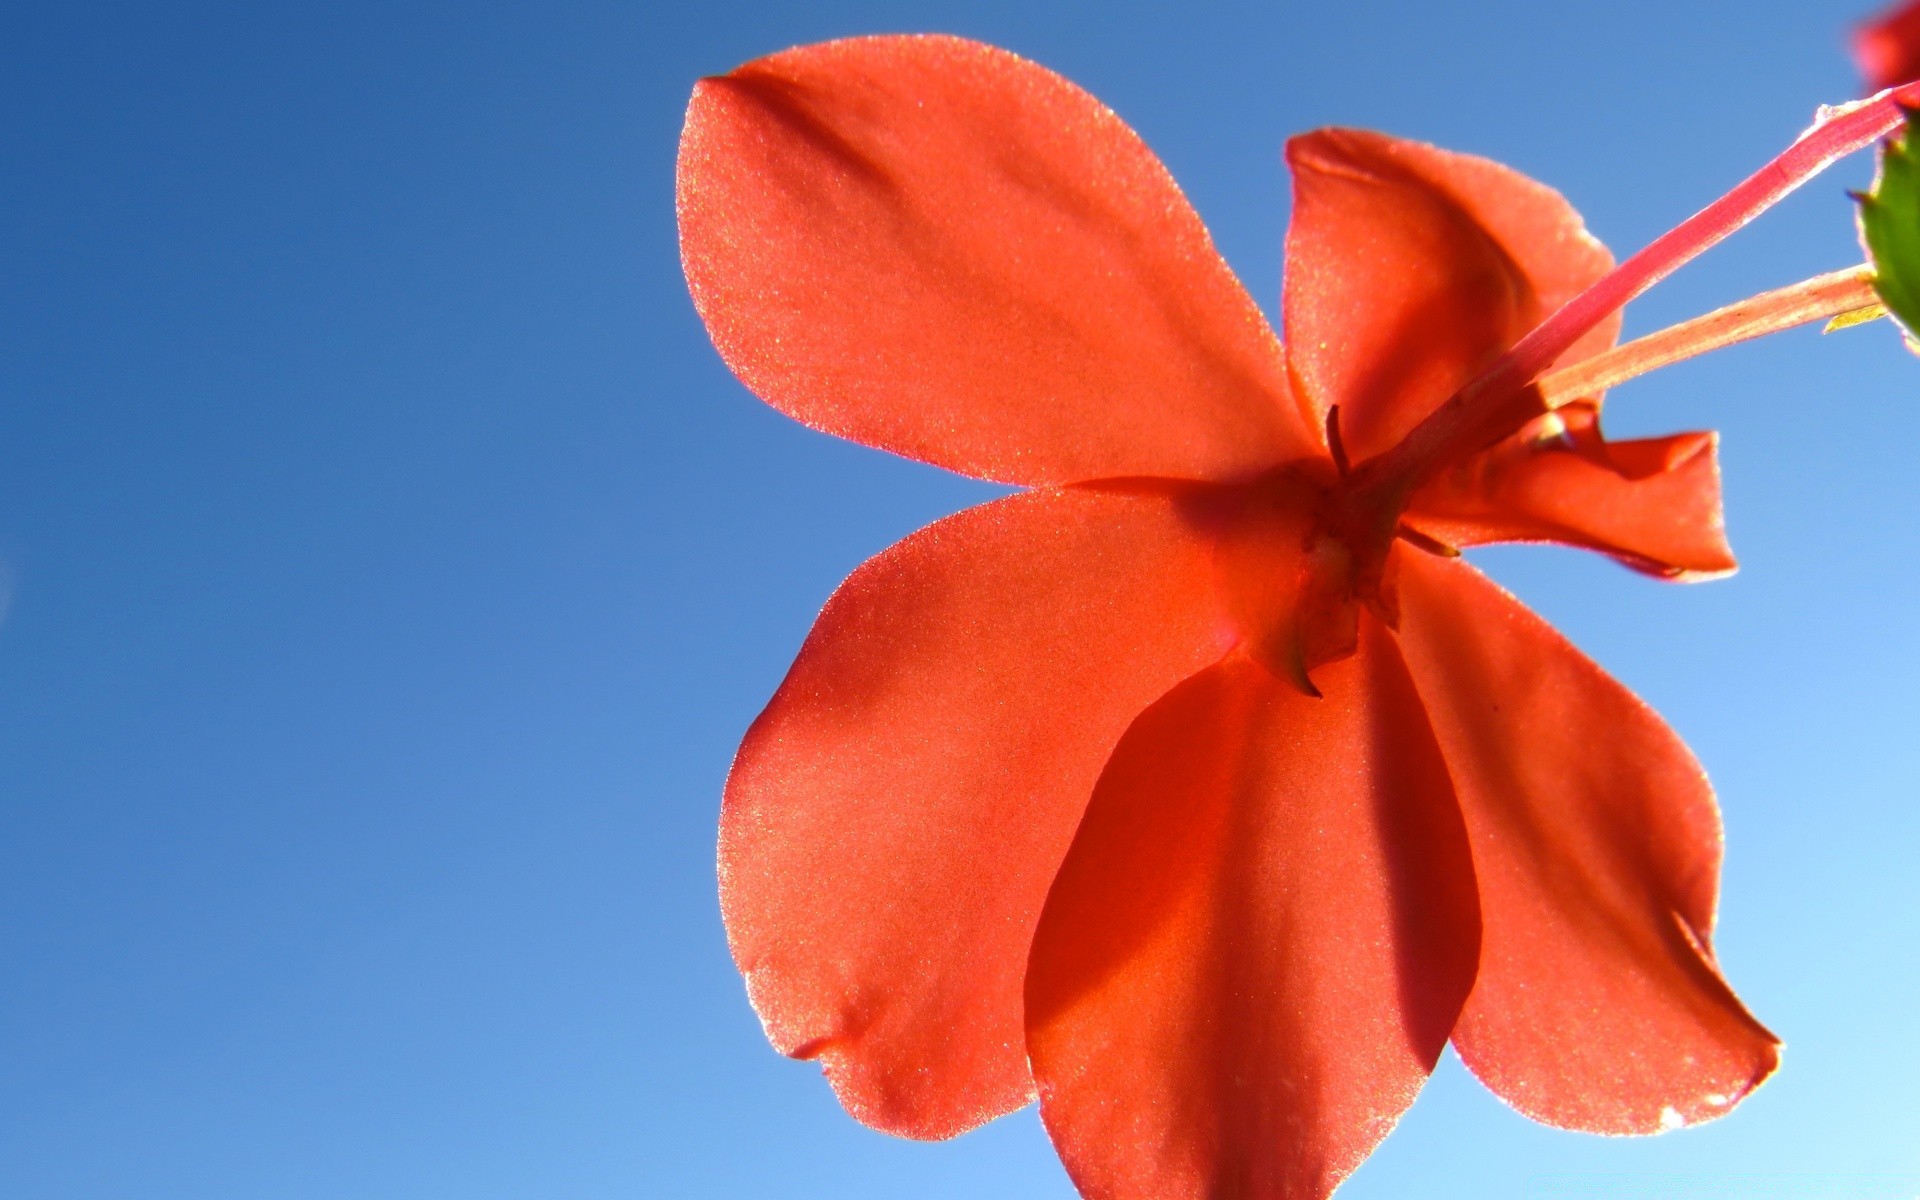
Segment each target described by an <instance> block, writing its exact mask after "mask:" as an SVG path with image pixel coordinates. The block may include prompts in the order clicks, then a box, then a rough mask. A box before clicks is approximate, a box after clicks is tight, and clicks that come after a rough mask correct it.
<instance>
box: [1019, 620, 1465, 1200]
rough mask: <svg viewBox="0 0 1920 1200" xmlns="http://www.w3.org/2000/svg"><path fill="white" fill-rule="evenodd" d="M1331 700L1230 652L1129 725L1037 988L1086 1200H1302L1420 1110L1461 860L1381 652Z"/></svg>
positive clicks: (1053, 901) (1450, 1007) (1450, 958)
mask: <svg viewBox="0 0 1920 1200" xmlns="http://www.w3.org/2000/svg"><path fill="white" fill-rule="evenodd" d="M1364 624H1365V629H1364V631H1363V633H1362V636H1361V646H1360V650H1359V652H1358V654H1357V655H1356V656H1354V657H1352V658H1348V659H1346V660H1343V661H1341V662H1339V663H1336V664H1332V665H1329V666H1327V667H1325V668H1323V669H1322V671H1321V672H1320V673H1319V675H1318V676H1317V678H1318V680H1319V682H1320V683H1321V685H1322V686H1323V687H1324V688H1325V691H1326V697H1325V699H1323V700H1313V699H1310V698H1308V697H1306V696H1303V695H1302V694H1300V693H1299V692H1298V691H1297V690H1296V689H1295V688H1294V687H1292V686H1291V685H1290V684H1288V683H1286V682H1283V681H1281V680H1279V679H1276V678H1275V677H1274V676H1273V675H1271V674H1268V673H1267V672H1266V670H1265V669H1264V668H1262V667H1260V666H1258V665H1256V664H1255V663H1254V662H1253V661H1252V660H1250V659H1248V658H1246V657H1245V656H1243V655H1238V654H1236V655H1234V656H1233V657H1231V658H1228V659H1226V660H1225V661H1223V662H1222V663H1220V664H1219V665H1218V666H1215V667H1213V668H1211V669H1209V670H1207V671H1205V672H1203V673H1202V674H1200V675H1198V676H1196V677H1195V678H1194V679H1192V680H1189V681H1188V682H1187V683H1185V684H1182V685H1181V686H1180V687H1179V688H1177V689H1175V690H1174V691H1173V692H1172V693H1170V694H1169V695H1168V696H1167V697H1166V698H1165V699H1163V700H1162V701H1160V702H1159V703H1158V704H1156V705H1154V707H1152V708H1150V709H1148V710H1147V711H1146V713H1145V714H1143V715H1142V716H1141V718H1140V719H1139V720H1138V721H1136V722H1134V725H1133V727H1132V728H1131V729H1130V730H1128V732H1127V736H1126V739H1125V740H1124V741H1122V742H1121V743H1120V747H1119V749H1118V750H1116V751H1115V753H1114V756H1113V761H1112V762H1111V763H1110V764H1109V765H1108V767H1107V770H1106V773H1105V774H1104V775H1102V776H1101V779H1100V786H1099V788H1098V790H1097V791H1096V792H1095V793H1094V798H1093V803H1092V804H1091V806H1090V807H1089V808H1088V811H1087V817H1086V820H1085V822H1084V823H1083V824H1082V825H1081V827H1080V832H1079V834H1078V836H1077V837H1076V838H1075V839H1074V842H1073V850H1072V852H1071V853H1070V854H1069V855H1068V856H1067V861H1066V863H1065V865H1064V866H1063V867H1062V868H1061V871H1060V878H1059V879H1058V880H1057V881H1056V882H1055V883H1054V886H1053V891H1052V893H1051V894H1050V895H1049V896H1048V897H1047V907H1046V911H1045V915H1044V916H1043V917H1042V918H1041V921H1040V929H1039V932H1038V934H1037V935H1036V936H1035V940H1034V946H1033V956H1032V959H1031V965H1030V966H1029V968H1028V977H1027V1045H1028V1048H1029V1053H1030V1054H1031V1055H1032V1058H1033V1070H1034V1075H1035V1078H1036V1079H1037V1080H1038V1081H1039V1084H1040V1111H1041V1116H1042V1117H1043V1118H1044V1119H1045V1121H1046V1125H1047V1129H1048V1131H1049V1132H1050V1133H1051V1135H1052V1137H1053V1140H1054V1144H1055V1145H1056V1146H1057V1147H1058V1148H1059V1151H1060V1155H1061V1158H1062V1159H1063V1161H1064V1162H1065V1163H1066V1166H1067V1170H1068V1171H1069V1173H1070V1174H1071V1175H1072V1176H1073V1180H1074V1183H1075V1184H1076V1185H1078V1187H1079V1189H1080V1191H1081V1194H1083V1195H1085V1196H1088V1197H1094V1198H1097V1200H1215V1198H1217V1197H1227V1196H1231V1197H1234V1198H1235V1200H1282V1198H1285V1200H1307V1198H1310V1197H1323V1196H1325V1195H1327V1194H1328V1193H1329V1192H1331V1191H1332V1190H1333V1188H1334V1186H1335V1185H1336V1184H1338V1183H1339V1182H1340V1180H1341V1179H1343V1178H1344V1177H1345V1176H1346V1175H1347V1174H1348V1173H1349V1172H1351V1171H1352V1170H1353V1169H1354V1168H1355V1167H1356V1166H1358V1165H1359V1164H1360V1161H1361V1160H1362V1159H1364V1158H1365V1157H1366V1156H1367V1154H1368V1152H1369V1151H1371V1150H1372V1149H1373V1147H1374V1146H1375V1145H1376V1144H1377V1143H1378V1142H1379V1141H1380V1139H1381V1138H1382V1137H1384V1136H1385V1135H1386V1133H1387V1131H1388V1130H1389V1129H1390V1128H1391V1127H1392V1125H1393V1123H1394V1121H1395V1120H1396V1119H1397V1118H1398V1117H1399V1115H1400V1113H1401V1112H1402V1111H1403V1110H1404V1109H1405V1108H1406V1106H1407V1105H1408V1104H1410V1103H1411V1102H1412V1101H1413V1098H1414V1095H1415V1094H1416V1093H1417V1092H1418V1091H1419V1089H1420V1085H1421V1084H1422V1083H1423V1082H1424V1081H1425V1079H1426V1077H1427V1074H1428V1072H1429V1071H1431V1070H1432V1069H1433V1064H1434V1062H1435V1060H1436V1058H1437V1057H1438V1056H1439V1053H1440V1050H1441V1048H1442V1047H1443V1046H1444V1045H1445V1044H1446V1039H1447V1035H1448V1033H1449V1031H1450V1030H1451V1029H1452V1027H1453V1023H1454V1019H1455V1017H1456V1015H1457V1014H1458V1012H1459V1008H1460V1004H1461V1002H1462V1001H1463V1000H1464V999H1465V997H1466V995H1467V991H1468V989H1469V988H1470V987H1471V986H1472V983H1473V972H1474V963H1475V955H1476V949H1477V945H1478V938H1477V930H1478V920H1477V917H1476V913H1475V907H1474V904H1475V901H1474V892H1473V873H1472V866H1471V864H1470V862H1469V859H1468V854H1467V846H1466V838H1465V834H1464V831H1463V830H1462V829H1461V827H1460V815H1459V811H1458V809H1457V808H1456V807H1455V805H1454V801H1453V797H1452V794H1451V792H1450V790H1449V787H1448V783H1447V774H1446V767H1445V765H1444V764H1443V763H1442V762H1441V760H1440V756H1439V752H1438V750H1437V748H1436V747H1435V746H1434V742H1433V735H1432V733H1431V732H1430V731H1429V730H1428V728H1427V725H1426V719H1425V717H1424V716H1423V714H1422V713H1421V711H1420V703H1419V700H1418V699H1417V697H1415V695H1414V694H1413V690H1412V687H1411V684H1410V683H1409V681H1408V679H1407V676H1406V667H1405V666H1404V664H1403V663H1402V662H1401V661H1400V657H1399V653H1398V651H1397V650H1395V648H1394V646H1393V643H1392V640H1391V636H1390V635H1388V634H1387V633H1386V632H1385V631H1384V630H1383V629H1382V628H1381V627H1380V626H1379V624H1378V623H1377V622H1375V621H1373V620H1372V619H1371V618H1368V619H1367V620H1366V621H1365V622H1364Z"/></svg>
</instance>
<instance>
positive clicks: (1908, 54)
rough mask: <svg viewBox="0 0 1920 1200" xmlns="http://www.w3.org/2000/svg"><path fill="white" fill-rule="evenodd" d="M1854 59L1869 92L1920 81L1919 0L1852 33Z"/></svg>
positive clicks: (1902, 5) (1884, 13)
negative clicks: (1911, 81) (1915, 80)
mask: <svg viewBox="0 0 1920 1200" xmlns="http://www.w3.org/2000/svg"><path fill="white" fill-rule="evenodd" d="M1853 58H1854V61H1855V62H1857V63H1858V64H1860V73H1861V74H1862V75H1864V76H1865V77H1866V80H1867V88H1868V89H1869V90H1870V91H1875V92H1878V91H1881V90H1883V89H1885V88H1890V87H1894V86H1896V85H1898V84H1902V83H1906V82H1908V81H1910V80H1914V79H1920V0H1908V3H1905V4H1901V5H1898V6H1896V7H1894V8H1890V9H1888V10H1887V11H1885V12H1883V13H1881V14H1880V15H1879V16H1877V17H1875V18H1874V19H1873V20H1871V21H1868V22H1867V23H1866V24H1864V25H1862V26H1860V27H1859V28H1858V29H1855V30H1854V31H1853Z"/></svg>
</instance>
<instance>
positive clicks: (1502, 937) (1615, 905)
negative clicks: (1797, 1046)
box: [1400, 553, 1779, 1133]
mask: <svg viewBox="0 0 1920 1200" xmlns="http://www.w3.org/2000/svg"><path fill="white" fill-rule="evenodd" d="M1400 557H1401V558H1402V559H1403V560H1404V561H1403V562H1402V563H1401V570H1400V602H1401V606H1402V609H1401V612H1402V615H1401V624H1400V639H1401V646H1402V648H1403V649H1404V650H1405V652H1406V656H1407V665H1408V666H1409V667H1410V668H1411V669H1412V671H1413V678H1414V682H1415V684H1416V686H1417V687H1418V688H1419V691H1420V696H1421V698H1422V699H1423V700H1424V701H1425V702H1426V706H1427V711H1428V713H1429V714H1430V716H1431V718H1432V721H1433V729H1434V732H1435V733H1436V734H1437V735H1438V736H1439V740H1440V748H1441V750H1442V752H1443V753H1444V754H1445V755H1446V759H1447V765H1448V767H1449V768H1450V769H1451V771H1452V775H1453V783H1454V788H1455V790H1456V792H1457V793H1458V794H1459V798H1460V808H1461V811H1462V813H1463V814H1464V815H1465V817H1466V823H1467V833H1468V836H1469V838H1470V839H1471V840H1472V844H1473V862H1474V872H1475V875H1476V876H1477V878H1478V880H1479V885H1480V910H1481V914H1482V916H1481V920H1482V934H1481V943H1482V948H1481V955H1480V975H1479V979H1478V981H1477V982H1476V983H1475V985H1474V990H1473V995H1472V997H1471V998H1470V999H1469V1000H1468V1001H1467V1007H1466V1010H1465V1011H1464V1012H1463V1013H1462V1014H1461V1017H1460V1027H1459V1029H1458V1030H1456V1031H1455V1033H1454V1037H1453V1041H1454V1046H1455V1048H1456V1049H1458V1050H1459V1052H1460V1057H1461V1058H1462V1060H1464V1061H1465V1062H1466V1064H1467V1066H1468V1067H1469V1068H1470V1069H1472V1071H1473V1072H1474V1073H1475V1074H1476V1075H1478V1076H1479V1077H1480V1079H1481V1080H1482V1081H1484V1082H1485V1083H1486V1084H1487V1086H1488V1087H1490V1088H1492V1089H1493V1091H1494V1092H1495V1093H1496V1094H1498V1095H1499V1096H1500V1097H1501V1098H1502V1099H1503V1100H1505V1101H1506V1102H1507V1103H1509V1104H1511V1105H1513V1106H1514V1107H1515V1108H1517V1109H1519V1110H1520V1111H1521V1112H1523V1113H1525V1114H1526V1115H1528V1116H1530V1117H1532V1118H1534V1119H1535V1120H1538V1121H1544V1122H1546V1123H1548V1124H1550V1125H1557V1126H1560V1127H1563V1128H1567V1129H1582V1130H1588V1131H1591V1132H1595V1133H1657V1132H1660V1131H1661V1130H1663V1129H1668V1128H1672V1127H1674V1126H1676V1125H1680V1124H1691V1123H1694V1122H1697V1121H1702V1120H1706V1119H1709V1118H1711V1117H1715V1116H1719V1115H1720V1114H1722V1113H1724V1112H1726V1111H1727V1110H1728V1109H1729V1108H1730V1107H1731V1106H1732V1105H1733V1104H1734V1103H1736V1102H1737V1101H1738V1100H1740V1099H1741V1098H1742V1097H1743V1096H1745V1095H1746V1094H1747V1093H1748V1092H1750V1091H1752V1090H1753V1088H1754V1087H1756V1086H1758V1085H1759V1083H1760V1082H1761V1080H1763V1079H1765V1078H1766V1077H1767V1075H1768V1074H1770V1073H1771V1072H1772V1071H1773V1069H1774V1067H1775V1065H1776V1064H1777V1062H1778V1057H1779V1055H1778V1044H1777V1042H1776V1041H1775V1039H1774V1038H1773V1036H1772V1035H1771V1034H1769V1033H1768V1032H1767V1031H1766V1030H1765V1029H1764V1028H1762V1027H1761V1026H1760V1024H1759V1023H1758V1022H1756V1021H1755V1020H1754V1019H1753V1017H1752V1016H1751V1015H1749V1014H1748V1012H1747V1010H1746V1009H1745V1008H1743V1007H1741V1004H1740V1001H1739V1000H1738V999H1736V998H1735V997H1734V994H1733V992H1732V991H1731V990H1730V989H1729V988H1728V987H1727V985H1726V983H1725V982H1724V981H1723V980H1722V979H1721V977H1720V973H1719V970H1718V968H1717V966H1716V965H1715V963H1714V959H1713V952H1712V949H1711V947H1710V945H1709V938H1710V935H1711V932H1712V927H1713V911H1714V905H1715V900H1716V892H1717V888H1718V878H1719V870H1720V820H1719V813H1718V811H1717V809H1716V808H1715V805H1714V800H1713V792H1712V789H1711V788H1709V787H1708V785H1707V781H1706V777H1705V776H1704V775H1703V774H1702V773H1701V770H1700V765H1699V763H1697V762H1695V761H1694V758H1693V756H1692V755H1691V754H1690V753H1688V751H1687V748H1686V746H1685V745H1683V744H1682V743H1681V742H1680V739H1679V738H1678V737H1676V736H1675V735H1674V733H1673V731H1672V730H1670V729H1668V728H1667V726H1666V725H1665V724H1664V723H1663V722H1662V721H1661V720H1660V718H1659V717H1658V716H1657V715H1655V713H1654V712H1653V711H1652V710H1651V709H1649V708H1648V707H1647V706H1646V705H1644V704H1642V703H1641V702H1640V701H1639V700H1638V699H1637V698H1635V697H1634V696H1633V695H1632V694H1631V693H1629V692H1628V691H1627V690H1626V689H1625V688H1623V687H1621V686H1620V684H1619V683H1617V682H1615V681H1614V680H1613V679H1612V678H1611V677H1609V676H1608V675H1607V674H1606V673H1605V672H1603V671H1601V670H1600V668H1599V667H1597V666H1595V665H1594V664H1593V663H1592V662H1591V661H1589V660H1588V659H1587V658H1585V657H1584V656H1582V655H1581V654H1580V652H1579V651H1577V650H1575V649H1574V648H1573V647H1572V646H1571V645H1569V644H1568V643H1567V641H1566V640H1565V639H1564V638H1562V637H1560V636H1559V634H1557V633H1555V632H1554V631H1553V629H1552V627H1550V626H1549V625H1547V623H1546V622H1544V621H1542V620H1541V619H1540V618H1539V617H1537V616H1535V615H1534V614H1533V613H1531V612H1529V611H1528V610H1527V609H1526V608H1525V607H1523V606H1522V605H1521V604H1520V603H1519V601H1517V600H1515V599H1514V598H1513V597H1511V596H1509V595H1507V594H1506V593H1505V592H1503V591H1501V590H1500V589H1499V588H1497V587H1495V586H1494V585H1493V584H1492V583H1490V582H1488V580H1487V579H1486V577H1485V576H1483V575H1481V574H1480V573H1479V572H1477V571H1475V570H1474V569H1473V568H1472V567H1469V566H1467V565H1466V564H1465V563H1463V562H1459V561H1457V560H1443V559H1438V558H1434V557H1432V556H1430V555H1424V554H1417V553H1403V554H1401V555H1400Z"/></svg>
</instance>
